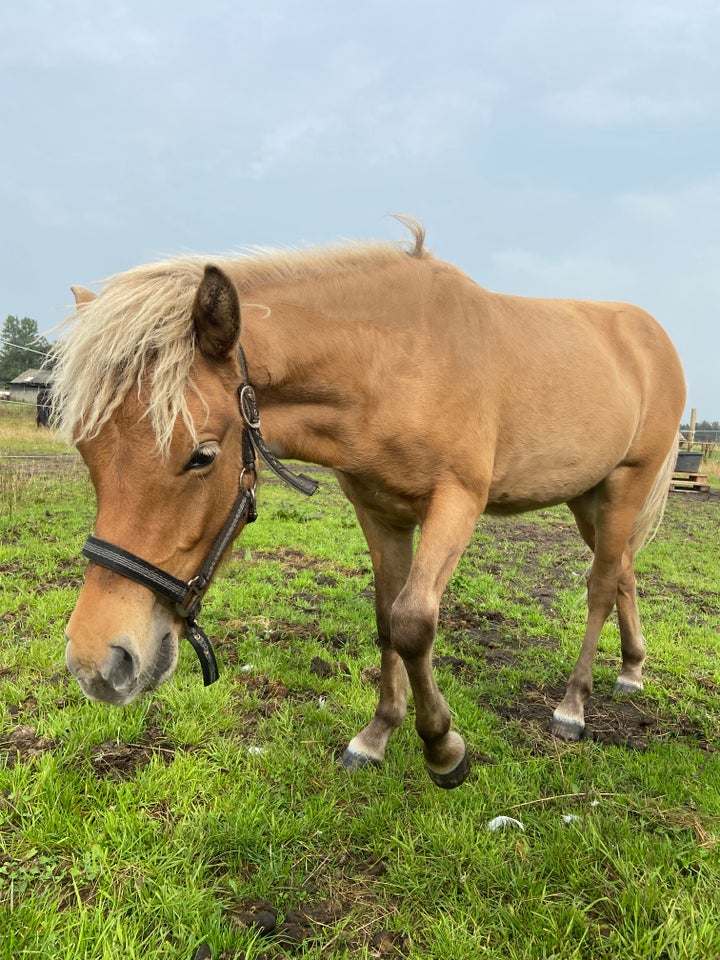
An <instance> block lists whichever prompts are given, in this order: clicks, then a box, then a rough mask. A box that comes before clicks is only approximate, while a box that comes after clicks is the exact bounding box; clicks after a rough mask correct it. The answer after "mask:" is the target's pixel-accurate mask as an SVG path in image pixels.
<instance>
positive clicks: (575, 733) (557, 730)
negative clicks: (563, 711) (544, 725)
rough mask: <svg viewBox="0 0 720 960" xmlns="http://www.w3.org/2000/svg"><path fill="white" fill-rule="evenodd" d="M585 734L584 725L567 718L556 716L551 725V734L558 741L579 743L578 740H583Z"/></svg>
mask: <svg viewBox="0 0 720 960" xmlns="http://www.w3.org/2000/svg"><path fill="white" fill-rule="evenodd" d="M584 732H585V724H584V723H581V722H580V721H579V720H571V719H569V718H567V717H562V718H561V717H557V716H555V717H553V719H552V723H551V724H550V733H551V734H552V735H553V736H554V737H557V738H558V740H564V741H565V742H566V743H577V741H578V740H581V739H582V735H583V733H584Z"/></svg>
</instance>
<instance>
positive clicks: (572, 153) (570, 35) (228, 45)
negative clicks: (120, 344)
mask: <svg viewBox="0 0 720 960" xmlns="http://www.w3.org/2000/svg"><path fill="white" fill-rule="evenodd" d="M718 51H720V0H602V2H600V0H583V2H577V0H567V2H565V0H504V2H503V3H498V2H497V0H493V2H485V0H443V2H442V3H440V2H438V0H433V2H426V0H412V2H407V0H355V2H354V3H347V2H338V0H302V2H300V0H227V2H224V0H204V2H198V0H192V2H188V0H127V2H125V0H114V2H113V3H111V4H101V3H97V2H96V0H23V2H22V3H4V4H2V6H0V143H1V144H2V150H0V223H2V250H1V255H0V319H4V317H5V316H6V315H8V314H16V315H19V316H29V317H32V318H33V319H35V320H36V321H37V323H38V327H39V329H40V331H41V332H44V333H46V334H47V333H48V332H49V331H50V330H51V328H53V327H54V326H55V325H56V324H57V323H59V322H60V321H61V320H62V319H63V318H64V317H65V316H67V314H68V313H69V312H70V302H71V296H70V292H69V287H70V285H71V284H75V283H76V284H82V285H86V286H88V285H91V284H92V283H94V282H97V281H100V280H102V279H103V278H105V277H107V276H109V275H110V274H113V273H116V272H118V271H120V270H124V269H127V268H129V267H132V266H134V265H136V264H139V263H144V262H147V261H150V260H154V259H158V258H159V257H163V256H168V255H172V254H178V253H190V252H192V253H208V254H212V253H226V252H229V251H235V250H241V249H243V248H246V247H248V246H252V245H262V246H274V247H288V246H292V247H304V246H306V245H313V244H328V243H335V242H341V241H343V240H345V239H363V240H364V239H388V240H400V239H403V238H404V237H405V236H406V231H404V229H403V228H402V227H401V226H400V224H398V223H397V222H395V221H394V220H392V219H391V218H389V217H388V214H391V213H395V212H403V213H409V214H411V215H413V216H414V217H416V218H417V219H419V220H420V221H421V222H422V223H423V224H424V225H425V227H426V230H427V246H428V247H429V249H430V250H432V252H433V253H434V254H435V255H436V256H438V257H440V258H441V259H443V260H447V261H450V262H452V263H455V264H456V265H458V266H459V267H461V268H462V269H463V270H465V271H466V272H467V273H469V274H470V275H471V276H472V277H473V278H474V279H475V280H476V281H477V282H478V283H480V284H481V285H482V286H484V287H487V288H489V289H491V290H498V291H501V292H504V293H514V294H521V295H530V296H551V297H571V298H583V299H598V300H621V301H629V302H632V303H636V304H638V305H640V306H642V307H644V308H645V309H646V310H649V311H650V312H651V313H652V314H654V316H655V317H656V318H657V319H658V320H659V321H660V323H661V324H662V325H663V326H664V327H665V329H666V330H667V331H668V333H669V334H670V336H671V338H672V339H673V341H674V342H675V344H676V346H677V348H678V351H679V353H680V356H681V358H682V360H683V363H684V366H685V371H686V376H687V381H688V391H689V395H688V411H689V409H690V407H696V408H697V410H698V418H699V419H701V420H702V419H707V420H717V419H720V376H719V368H720V311H719V310H718V304H719V303H720V55H719V54H718ZM53 336H54V334H50V337H51V339H52V337H53Z"/></svg>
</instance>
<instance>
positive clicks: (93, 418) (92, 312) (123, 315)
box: [52, 216, 425, 454]
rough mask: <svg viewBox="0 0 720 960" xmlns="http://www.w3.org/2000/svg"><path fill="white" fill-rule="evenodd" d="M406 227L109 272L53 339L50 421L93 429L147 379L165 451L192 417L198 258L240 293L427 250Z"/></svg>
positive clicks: (73, 430)
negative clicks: (381, 239) (396, 232)
mask: <svg viewBox="0 0 720 960" xmlns="http://www.w3.org/2000/svg"><path fill="white" fill-rule="evenodd" d="M397 219H398V220H400V221H401V222H402V223H403V224H405V226H407V227H408V228H409V229H410V230H411V232H412V234H413V241H414V242H413V245H412V247H410V248H409V249H406V248H405V247H403V246H401V245H399V244H394V243H348V244H346V245H344V246H341V247H334V248H322V247H320V248H314V249H310V250H284V251H278V250H256V251H255V252H254V253H252V254H245V255H242V256H235V257H227V256H222V257H202V256H193V257H179V258H177V259H172V260H165V261H161V262H158V263H152V264H146V265H143V266H139V267H134V268H133V269H131V270H127V271H125V272H124V273H118V274H115V275H114V276H112V277H110V278H109V279H108V280H107V281H105V284H104V285H103V287H102V290H101V292H100V294H99V295H98V297H97V298H96V299H95V300H91V301H90V302H87V303H84V304H81V305H80V306H78V308H77V310H76V311H75V313H74V314H73V315H72V316H71V317H69V318H68V320H67V321H65V324H63V328H64V336H62V337H61V338H60V339H59V340H58V342H57V343H56V345H55V347H54V349H53V359H54V362H55V367H54V371H53V386H52V392H53V409H54V411H55V425H56V428H57V429H58V430H59V432H60V433H61V434H62V435H63V436H64V437H65V438H66V439H67V440H68V441H69V442H72V443H79V442H80V441H82V440H88V439H91V438H92V437H94V436H96V435H97V434H98V432H99V431H100V429H101V428H102V427H103V425H104V424H105V423H107V421H108V420H109V419H110V417H111V416H112V414H113V412H114V411H115V410H116V409H117V407H118V406H119V405H120V404H121V403H122V401H123V400H124V399H125V397H126V396H127V394H128V393H129V392H130V391H131V390H137V391H138V392H139V390H140V387H141V386H142V385H143V384H145V385H146V387H147V388H148V391H147V414H146V415H147V416H148V417H149V418H150V421H151V423H152V426H153V430H154V432H155V436H156V439H157V446H158V449H159V451H160V452H161V453H162V454H166V453H167V451H168V449H169V444H170V439H171V436H172V431H173V427H174V425H175V422H176V420H177V418H178V417H182V418H183V421H184V422H185V424H186V425H187V427H188V429H189V430H190V432H191V434H192V435H193V436H195V427H194V424H193V422H192V418H191V416H190V412H189V409H188V405H187V401H186V391H187V390H188V388H190V389H193V390H195V391H196V392H199V391H198V388H197V385H196V384H195V383H194V382H193V381H192V377H191V369H192V365H193V360H194V357H195V335H194V330H193V325H192V317H191V309H192V304H193V300H194V298H195V293H196V291H197V288H198V285H199V283H200V280H201V278H202V275H203V271H204V268H205V265H206V264H207V263H214V264H216V265H217V266H219V267H220V268H221V269H223V270H225V271H226V272H227V273H228V275H229V276H231V277H232V279H233V280H234V281H235V283H236V284H237V287H238V291H239V293H240V297H241V304H242V299H243V295H244V294H247V293H249V292H250V291H252V290H254V289H255V288H258V287H262V286H264V285H269V284H275V283H282V282H285V281H292V280H297V279H302V278H308V277H321V276H330V275H337V274H339V273H343V272H347V271H360V270H368V269H371V268H372V267H377V266H380V265H382V264H385V263H388V262H391V261H393V260H397V259H399V258H402V257H405V256H407V255H408V254H409V255H410V256H413V257H422V256H424V255H425V250H424V239H425V233H424V230H423V228H422V227H421V226H420V225H419V224H418V223H416V222H415V221H414V220H412V219H411V218H409V217H404V216H398V217H397Z"/></svg>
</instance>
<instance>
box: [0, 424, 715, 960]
mask: <svg viewBox="0 0 720 960" xmlns="http://www.w3.org/2000/svg"><path fill="white" fill-rule="evenodd" d="M9 420H10V418H6V419H5V420H3V421H2V422H0V457H2V458H3V459H0V496H2V516H1V518H0V591H1V592H0V596H1V597H2V600H1V602H0V638H1V642H0V690H1V695H2V706H1V708H0V709H1V710H2V714H1V716H2V720H1V721H0V960H4V958H8V960H10V958H12V960H17V958H21V957H22V958H30V957H38V958H40V957H42V958H43V960H71V958H72V960H101V958H102V960H107V958H112V960H115V958H117V960H155V958H173V960H175V958H191V957H192V956H193V953H194V950H195V948H196V947H197V945H198V944H199V943H200V942H201V941H206V942H207V943H208V944H209V945H210V947H211V948H212V956H213V960H220V958H223V960H241V958H243V960H244V958H248V960H261V958H279V957H293V958H317V960H319V958H338V960H340V958H353V960H355V958H366V960H369V958H388V957H408V958H413V960H476V958H498V960H499V958H503V960H505V958H531V960H540V958H543V960H545V958H548V960H549V958H558V960H560V958H562V960H574V958H588V960H590V958H592V960H604V958H623V960H629V958H638V960H640V958H642V960H653V958H655V960H687V958H691V960H692V958H711V960H717V958H718V957H720V922H719V918H720V894H719V893H718V891H719V890H720V792H719V791H718V784H719V783H720V755H719V754H718V745H719V744H720V666H718V664H719V663H720V660H719V658H718V654H719V653H720V552H719V551H718V538H719V534H720V496H719V495H718V494H717V493H713V494H709V495H707V494H701V495H695V494H673V495H672V496H671V498H670V501H669V505H668V510H667V514H666V521H665V523H664V525H663V527H662V528H661V531H660V533H659V534H658V537H657V539H656V540H655V541H654V542H653V543H651V544H650V545H649V546H648V547H647V548H646V550H645V551H643V553H642V554H641V555H640V557H639V558H638V563H637V567H638V581H639V585H640V593H641V600H640V602H641V613H642V615H643V618H644V629H645V635H646V638H647V641H648V651H649V652H648V661H647V667H646V689H645V692H644V693H643V694H642V695H641V696H639V697H638V698H636V699H634V700H632V701H631V700H628V699H623V698H614V697H613V696H612V695H611V693H610V691H611V689H612V685H613V682H614V679H615V676H616V674H617V669H618V653H619V638H618V631H617V627H616V625H615V623H614V622H611V623H609V624H608V625H607V626H606V628H605V631H604V633H603V637H602V639H601V645H600V652H599V655H598V660H597V663H596V669H595V685H596V689H595V694H594V695H593V699H592V703H591V705H590V707H589V709H588V726H589V728H590V736H588V738H587V739H585V740H583V741H582V742H581V743H579V744H575V745H566V744H562V743H559V742H557V741H554V740H553V739H552V738H551V737H550V736H549V734H548V726H549V722H550V717H551V713H552V709H553V706H554V705H555V703H556V702H557V699H558V698H559V696H561V691H562V687H563V684H564V683H565V681H566V680H567V678H568V676H569V673H570V670H571V669H572V665H573V663H574V659H575V657H576V655H577V651H578V649H579V643H580V637H581V634H582V629H583V622H584V616H585V592H584V580H583V574H584V571H585V569H586V567H587V564H588V554H587V553H586V552H585V550H584V548H583V547H582V544H581V542H580V540H579V538H578V536H577V535H576V534H575V532H574V529H573V526H572V523H571V519H570V515H569V513H568V511H567V510H565V509H564V508H562V509H561V508H557V509H553V510H546V511H542V512H540V513H538V514H534V515H526V516H523V517H520V518H518V519H517V520H514V521H510V520H508V521H499V520H495V519H491V518H485V519H484V520H483V521H482V522H481V523H480V524H479V526H478V530H477V533H476V536H475V539H474V541H473V543H472V544H471V547H470V548H469V549H468V551H467V552H466V554H465V555H464V557H463V559H462V561H461V563H460V565H459V567H458V570H457V572H456V574H455V576H454V577H453V579H452V580H451V583H450V586H449V588H448V591H447V595H446V598H445V601H444V604H443V609H442V612H441V629H440V633H439V637H438V642H437V647H436V657H437V661H436V662H437V673H438V677H439V680H440V684H441V687H442V689H443V691H444V693H445V695H446V697H447V699H448V701H449V703H450V705H451V708H452V710H453V714H454V721H455V725H456V727H457V728H458V729H459V730H460V731H461V732H462V733H463V735H464V736H465V737H466V740H467V743H468V746H469V749H470V752H471V756H472V759H473V771H472V773H471V775H470V777H469V779H468V781H467V782H466V783H465V784H464V785H463V786H462V787H460V788H459V789H457V790H455V791H448V792H446V791H441V790H438V789H437V788H436V787H434V786H433V785H432V784H431V782H430V780H429V779H428V777H427V776H426V774H425V771H424V767H423V760H422V752H421V749H420V744H419V741H418V739H417V736H416V735H415V732H414V729H413V723H412V716H409V717H408V720H407V721H406V724H405V725H404V727H403V728H402V729H401V730H400V731H398V732H397V733H396V734H395V736H394V738H393V740H392V741H391V744H390V746H389V748H388V753H387V760H386V762H385V764H384V766H383V767H382V768H381V769H377V770H362V771H358V772H356V773H354V774H352V775H348V774H347V773H346V772H345V771H344V770H342V769H341V768H340V767H339V765H338V763H337V757H338V755H339V753H340V752H341V750H342V749H343V747H344V746H345V744H346V743H347V741H348V740H349V739H350V738H351V737H352V736H353V734H354V733H356V732H357V731H358V730H359V729H360V728H361V727H362V726H364V724H365V723H366V722H367V720H368V719H369V717H370V715H371V714H372V711H373V709H374V703H375V695H376V694H375V684H376V679H377V674H376V665H377V656H376V651H375V646H374V623H373V615H372V577H371V573H370V564H369V559H368V557H367V553H366V550H365V547H364V542H363V540H362V537H361V535H360V533H359V530H358V528H357V525H356V523H355V520H354V516H353V513H352V510H351V508H350V506H349V505H348V504H347V502H346V501H345V500H344V499H343V498H342V496H341V495H340V493H339V490H338V488H337V485H336V484H335V482H334V480H333V479H332V478H331V477H330V476H329V475H327V474H326V473H324V472H321V471H317V472H316V473H315V475H317V476H318V477H319V479H320V480H321V482H322V488H321V490H320V492H319V493H318V494H317V495H316V496H315V497H314V498H313V499H312V500H310V501H308V500H305V499H303V498H301V497H300V496H299V495H295V494H293V493H292V492H290V491H288V490H287V489H285V488H284V487H282V486H280V485H279V484H277V483H275V482H271V481H267V482H265V483H264V484H263V486H262V487H261V489H260V492H259V510H260V516H259V519H258V521H257V523H256V524H254V525H253V526H252V527H250V528H248V530H247V531H246V532H245V533H244V534H243V536H242V537H241V539H240V540H239V541H238V542H237V543H236V549H235V551H234V554H233V557H232V560H231V562H230V563H229V564H228V565H227V566H226V567H225V568H224V569H223V570H222V571H221V576H220V577H219V578H218V580H217V582H216V583H215V585H214V586H213V588H212V589H211V591H210V593H209V594H208V597H207V599H206V603H205V607H204V613H203V616H202V620H201V622H202V623H203V626H204V627H205V629H206V630H207V632H208V633H209V634H210V635H211V637H212V638H213V641H214V643H215V646H216V650H217V653H218V658H219V661H220V664H221V678H220V680H219V681H218V682H217V683H216V684H215V685H214V686H212V687H209V688H207V689H206V688H203V686H202V680H201V677H200V670H199V665H198V663H197V661H196V660H195V659H194V655H193V654H192V651H191V649H190V647H189V645H188V644H184V646H185V648H186V649H183V651H182V656H181V660H180V664H179V666H178V671H177V673H176V675H175V677H174V678H173V679H172V680H171V681H169V682H168V683H167V684H166V685H165V686H164V687H163V688H161V690H159V691H157V692H156V693H154V694H153V695H151V696H147V697H146V698H145V699H143V700H142V701H140V702H138V703H136V704H133V705H131V706H129V707H125V708H122V709H117V708H111V707H106V706H104V705H100V704H93V703H90V702H88V701H86V700H85V699H84V698H83V697H82V695H81V693H80V690H79V688H78V687H77V685H76V684H75V682H74V681H71V679H70V677H69V676H68V675H67V673H66V670H65V667H64V661H63V645H64V644H63V626H64V623H65V621H66V620H67V618H68V616H69V614H70V612H71V610H72V607H73V604H74V601H75V598H76V596H77V593H78V590H79V587H80V584H81V582H82V575H83V569H84V563H83V562H82V560H81V557H80V547H81V545H82V542H83V540H84V538H85V536H86V535H87V534H88V533H89V532H90V531H91V529H92V524H93V516H94V498H93V493H92V488H91V487H90V485H89V482H88V480H87V479H86V476H85V473H84V469H83V467H82V464H81V463H80V462H79V461H77V460H76V459H74V458H72V457H68V456H67V454H68V453H70V452H71V451H68V450H66V448H64V447H63V445H62V444H58V443H57V442H56V441H54V440H52V439H51V438H50V437H49V435H48V434H47V432H42V431H38V430H36V428H35V427H34V425H33V424H32V421H31V419H30V417H29V416H27V415H26V416H24V417H19V416H16V417H14V418H12V422H11V423H10V422H9ZM29 454H35V455H37V454H44V455H45V457H46V459H33V460H22V459H8V457H12V458H15V457H22V456H25V455H29ZM309 472H313V471H309ZM712 482H713V484H715V485H716V486H717V484H718V483H719V482H720V479H718V478H715V479H713V481H712ZM498 815H505V816H509V817H513V818H515V819H517V820H519V821H521V822H522V824H523V826H524V830H520V829H518V828H515V829H512V828H510V829H506V830H503V831H500V832H491V831H489V830H488V829H487V824H488V822H489V821H490V820H491V819H492V818H494V817H496V816H498Z"/></svg>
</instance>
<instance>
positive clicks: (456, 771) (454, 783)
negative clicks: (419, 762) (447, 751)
mask: <svg viewBox="0 0 720 960" xmlns="http://www.w3.org/2000/svg"><path fill="white" fill-rule="evenodd" d="M425 769H426V770H427V772H428V775H429V776H430V779H431V780H432V782H433V783H434V784H435V786H436V787H442V789H443V790H452V789H453V788H454V787H459V786H460V784H461V783H464V782H465V780H466V779H467V775H468V774H469V773H470V757H469V756H468V755H467V750H466V751H465V754H464V755H463V758H462V760H461V761H460V763H459V764H458V765H457V766H456V767H454V768H453V769H452V770H450V771H448V773H436V772H435V771H434V770H431V769H430V767H428V766H426V767H425Z"/></svg>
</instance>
